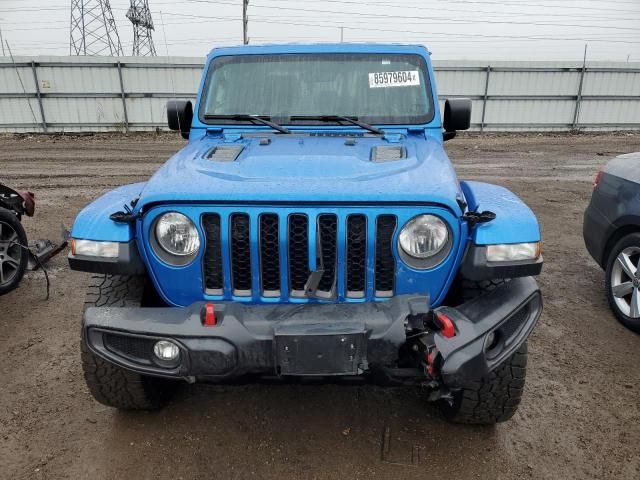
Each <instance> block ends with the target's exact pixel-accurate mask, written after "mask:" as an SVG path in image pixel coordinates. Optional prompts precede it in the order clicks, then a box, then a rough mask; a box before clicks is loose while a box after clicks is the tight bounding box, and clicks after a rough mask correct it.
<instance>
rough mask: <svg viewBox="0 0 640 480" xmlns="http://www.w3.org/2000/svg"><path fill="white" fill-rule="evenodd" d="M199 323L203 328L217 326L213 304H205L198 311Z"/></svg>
mask: <svg viewBox="0 0 640 480" xmlns="http://www.w3.org/2000/svg"><path fill="white" fill-rule="evenodd" d="M200 321H201V322H202V325H204V326H205V327H215V326H216V325H217V324H218V319H217V318H216V310H215V308H214V306H213V303H207V304H205V306H204V307H202V310H201V311H200Z"/></svg>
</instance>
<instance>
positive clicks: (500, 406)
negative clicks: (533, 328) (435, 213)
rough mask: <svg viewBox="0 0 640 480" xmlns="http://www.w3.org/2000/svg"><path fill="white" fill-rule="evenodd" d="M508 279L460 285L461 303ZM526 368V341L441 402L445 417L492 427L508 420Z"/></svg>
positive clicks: (462, 282) (514, 406)
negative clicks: (496, 366) (485, 372)
mask: <svg viewBox="0 0 640 480" xmlns="http://www.w3.org/2000/svg"><path fill="white" fill-rule="evenodd" d="M508 281H509V279H504V278H497V279H492V280H483V281H479V282H473V281H469V280H462V281H461V282H460V289H461V291H460V297H461V299H462V301H463V302H467V301H469V300H472V299H474V298H476V297H479V296H480V295H483V294H485V293H487V292H491V291H492V290H494V289H496V288H497V287H499V286H500V285H503V284H504V283H506V282H508ZM526 367H527V344H526V342H525V343H524V344H523V345H522V346H521V347H520V348H519V349H518V350H517V351H516V352H515V353H514V354H513V355H512V356H511V357H510V358H509V359H508V360H506V361H505V362H504V363H503V364H502V365H501V366H500V367H498V368H497V369H495V370H494V371H492V372H490V373H489V374H488V375H486V376H484V377H481V378H479V379H477V380H475V381H473V382H471V383H469V384H468V385H464V386H463V388H462V389H461V390H459V391H456V392H453V399H448V400H444V399H443V400H440V401H439V406H440V410H441V411H442V413H443V415H444V416H445V418H447V419H448V420H450V421H452V422H455V423H467V424H479V425H492V424H494V423H498V422H504V421H505V420H509V419H510V418H511V417H512V416H513V414H514V413H515V412H516V410H517V409H518V405H520V398H521V397H522V391H523V389H524V383H525V376H526V371H527V370H526Z"/></svg>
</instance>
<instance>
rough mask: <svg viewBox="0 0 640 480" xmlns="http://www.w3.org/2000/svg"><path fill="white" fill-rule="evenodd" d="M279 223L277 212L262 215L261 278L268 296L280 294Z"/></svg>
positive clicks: (263, 288)
mask: <svg viewBox="0 0 640 480" xmlns="http://www.w3.org/2000/svg"><path fill="white" fill-rule="evenodd" d="M279 225H280V222H279V220H278V215H277V214H275V213H264V214H262V215H260V271H261V272H262V274H261V275H260V279H261V280H262V283H261V285H262V292H263V294H264V295H265V296H267V297H278V296H280V250H279V244H278V227H279Z"/></svg>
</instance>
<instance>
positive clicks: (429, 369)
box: [427, 351, 433, 378]
mask: <svg viewBox="0 0 640 480" xmlns="http://www.w3.org/2000/svg"><path fill="white" fill-rule="evenodd" d="M427 373H429V376H430V377H431V378H433V351H430V352H429V353H428V354H427Z"/></svg>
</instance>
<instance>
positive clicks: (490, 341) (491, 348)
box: [484, 330, 500, 354]
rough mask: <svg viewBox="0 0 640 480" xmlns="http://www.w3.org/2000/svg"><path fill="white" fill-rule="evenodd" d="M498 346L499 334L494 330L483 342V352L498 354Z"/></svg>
mask: <svg viewBox="0 0 640 480" xmlns="http://www.w3.org/2000/svg"><path fill="white" fill-rule="evenodd" d="M499 346H500V334H499V333H498V332H496V331H495V330H494V331H492V332H489V333H487V337H486V338H485V340H484V351H485V352H486V353H487V354H497V353H499V350H497V349H498V347H499Z"/></svg>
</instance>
